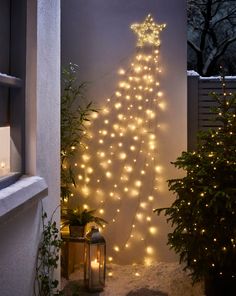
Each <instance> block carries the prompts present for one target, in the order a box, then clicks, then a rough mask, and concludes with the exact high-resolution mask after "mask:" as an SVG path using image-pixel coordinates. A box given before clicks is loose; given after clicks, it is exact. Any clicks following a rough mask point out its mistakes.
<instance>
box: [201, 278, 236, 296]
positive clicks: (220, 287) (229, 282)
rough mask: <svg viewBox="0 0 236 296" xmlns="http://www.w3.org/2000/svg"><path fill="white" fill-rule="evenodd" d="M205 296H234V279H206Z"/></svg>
mask: <svg viewBox="0 0 236 296" xmlns="http://www.w3.org/2000/svg"><path fill="white" fill-rule="evenodd" d="M205 295H206V296H236V278H228V277H207V278H205Z"/></svg>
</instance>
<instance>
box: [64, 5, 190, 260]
mask: <svg viewBox="0 0 236 296" xmlns="http://www.w3.org/2000/svg"><path fill="white" fill-rule="evenodd" d="M185 4H186V3H185V1H182V0H178V1H172V0H149V1H146V0H129V1H127V0H112V1H110V0H99V1H97V0H88V1H83V0H63V1H62V66H66V65H67V64H68V63H69V62H72V63H76V64H78V65H79V73H78V76H79V80H80V81H88V82H89V84H88V90H89V92H88V95H89V99H92V100H93V101H94V102H95V103H96V105H97V106H98V108H101V110H102V108H103V107H104V105H105V102H106V98H108V97H110V96H111V95H112V94H113V93H114V91H115V90H117V89H116V86H117V84H118V82H119V81H120V77H118V75H117V70H118V69H119V68H121V67H123V68H125V69H127V68H128V67H129V65H130V63H131V61H132V59H133V58H134V55H135V46H136V40H137V39H136V36H135V34H134V33H133V32H132V31H131V30H130V25H131V24H132V23H136V22H137V23H142V22H143V21H144V19H145V17H146V16H147V15H148V14H149V13H151V14H152V16H153V17H154V20H155V21H156V22H157V23H166V24H167V27H166V29H165V30H163V32H161V42H162V44H161V48H160V65H161V68H162V70H163V71H162V74H161V75H160V85H161V90H162V91H163V93H164V99H165V102H166V109H165V111H163V112H162V111H160V112H158V114H157V121H158V123H160V125H161V126H162V127H163V128H162V129H160V131H159V133H158V135H157V140H158V164H159V165H160V166H162V167H163V171H162V173H161V175H160V178H159V184H160V186H159V187H160V190H159V191H158V193H157V194H156V196H155V201H154V202H153V204H152V205H153V207H154V208H155V207H162V206H163V207H164V206H168V205H170V204H171V202H172V201H173V196H172V195H171V194H170V193H169V192H168V188H167V183H166V180H167V179H170V178H174V177H177V176H178V174H179V172H177V170H175V169H174V167H173V166H172V165H171V164H170V161H173V160H175V159H176V157H177V156H178V155H179V154H180V153H181V151H182V150H186V149H187V97H186V94H187V87H186V85H187V81H186V80H187V79H186V15H185V13H186V7H185ZM157 78H159V77H157ZM111 121H112V119H111ZM97 133H98V131H96V134H97ZM93 148H94V151H93V152H92V153H91V155H93V154H96V151H95V145H94V146H92V145H91V151H92V149H93ZM75 162H77V163H78V164H81V160H80V158H79V156H78V159H76V160H75ZM92 165H96V163H92ZM94 171H96V170H95V168H94ZM113 173H114V172H113ZM92 177H93V179H95V180H96V178H97V176H96V173H94V174H93V176H92ZM100 186H101V187H102V189H103V190H104V192H105V197H106V202H105V203H106V204H105V206H104V207H105V213H104V216H103V217H104V218H105V219H107V220H108V221H109V224H108V226H107V227H106V228H105V230H104V235H105V237H106V239H107V246H108V256H112V257H113V259H114V262H115V263H121V264H127V263H133V262H136V263H143V262H144V260H145V258H146V257H148V260H146V262H148V261H149V254H146V253H145V252H147V250H146V247H147V246H151V247H152V248H153V254H152V256H150V257H152V260H157V261H173V260H177V258H176V257H175V255H174V252H170V251H169V250H168V247H167V246H166V242H167V233H168V231H169V230H170V228H169V225H167V223H166V219H165V217H159V218H157V217H156V215H155V214H153V212H152V207H151V205H150V208H151V210H150V211H149V212H145V215H146V214H147V213H149V215H150V216H151V217H152V222H151V224H150V226H153V227H155V229H157V231H156V232H157V233H156V234H155V235H152V234H150V233H149V227H147V226H146V224H145V223H143V224H142V225H141V226H139V227H140V229H139V230H140V233H142V235H143V236H144V237H147V239H146V241H145V243H144V242H137V245H136V246H135V247H132V248H130V250H129V252H126V251H125V250H124V248H122V251H121V252H119V253H117V252H115V251H114V245H115V244H116V241H118V242H119V244H120V246H124V240H125V238H126V237H129V234H130V229H132V224H131V221H132V220H135V214H134V213H135V210H136V209H137V208H138V206H139V205H134V203H133V204H132V205H130V204H129V203H128V201H127V202H126V203H125V202H123V203H122V209H121V212H122V216H120V217H122V218H123V217H124V219H120V221H119V222H117V224H116V223H113V222H112V218H113V217H114V215H115V214H114V213H116V208H117V205H115V204H114V203H113V202H112V200H111V199H110V198H109V191H108V190H109V189H108V187H109V185H107V184H102V185H100ZM152 186H153V184H152ZM146 188H148V186H147V187H146ZM76 190H77V191H75V196H79V200H80V204H83V203H85V204H87V205H89V206H90V208H97V209H99V207H100V206H101V203H100V201H99V200H98V199H99V197H98V196H97V195H95V194H91V195H90V196H88V198H85V197H83V195H81V194H80V192H79V189H76ZM147 191H148V190H147ZM145 197H146V195H145V194H143V196H142V197H141V198H145ZM120 215H121V214H120ZM132 217H133V219H132ZM118 223H120V224H118ZM139 225H140V224H139ZM134 244H136V242H135V243H134ZM145 244H146V246H145ZM131 252H132V254H131Z"/></svg>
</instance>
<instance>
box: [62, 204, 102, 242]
mask: <svg viewBox="0 0 236 296" xmlns="http://www.w3.org/2000/svg"><path fill="white" fill-rule="evenodd" d="M95 212H96V210H89V211H88V210H86V209H81V208H76V209H62V215H61V218H62V228H63V227H65V226H66V225H69V230H70V235H71V236H73V237H84V235H85V227H86V225H87V224H88V223H91V222H93V223H95V224H97V225H99V226H103V225H104V224H106V223H107V221H106V220H104V219H102V218H100V217H98V216H96V215H95Z"/></svg>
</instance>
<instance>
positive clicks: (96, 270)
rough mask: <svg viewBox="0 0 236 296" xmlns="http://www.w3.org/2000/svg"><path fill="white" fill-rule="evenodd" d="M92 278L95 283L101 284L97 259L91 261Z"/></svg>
mask: <svg viewBox="0 0 236 296" xmlns="http://www.w3.org/2000/svg"><path fill="white" fill-rule="evenodd" d="M91 279H92V283H93V285H97V284H99V262H98V261H97V259H95V260H93V261H91Z"/></svg>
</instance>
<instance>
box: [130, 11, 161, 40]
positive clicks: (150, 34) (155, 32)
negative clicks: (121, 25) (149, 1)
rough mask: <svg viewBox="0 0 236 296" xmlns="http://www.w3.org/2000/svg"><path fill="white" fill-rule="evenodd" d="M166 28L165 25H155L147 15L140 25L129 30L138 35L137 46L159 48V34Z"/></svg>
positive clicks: (134, 25) (132, 26) (135, 25)
mask: <svg viewBox="0 0 236 296" xmlns="http://www.w3.org/2000/svg"><path fill="white" fill-rule="evenodd" d="M165 27H166V24H161V25H159V24H156V23H155V22H154V21H153V18H152V16H151V15H150V14H149V15H148V16H147V17H146V19H145V21H144V22H143V23H142V24H133V25H131V29H132V30H133V31H134V32H135V33H136V34H137V35H138V43H137V46H143V45H144V44H145V43H148V44H151V45H154V46H159V45H160V43H161V41H160V38H159V33H160V32H161V31H162V30H163V29H164V28H165Z"/></svg>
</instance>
